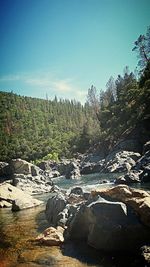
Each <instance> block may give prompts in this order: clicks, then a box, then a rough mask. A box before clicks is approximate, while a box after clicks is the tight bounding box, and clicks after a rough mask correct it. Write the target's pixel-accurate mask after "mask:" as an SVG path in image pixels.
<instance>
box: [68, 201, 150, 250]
mask: <svg viewBox="0 0 150 267" xmlns="http://www.w3.org/2000/svg"><path fill="white" fill-rule="evenodd" d="M68 235H69V237H70V238H71V239H76V240H85V241H87V243H88V244H89V245H90V246H92V247H94V248H96V249H100V250H105V251H112V250H133V249H136V248H139V247H140V246H141V245H143V244H144V242H145V240H146V241H148V240H149V237H150V232H148V231H147V228H146V227H144V226H142V225H141V224H140V223H139V221H138V218H137V217H136V216H135V214H134V213H133V212H131V211H129V210H128V209H127V206H126V205H125V204H124V203H122V202H111V201H107V200H105V199H102V198H101V197H97V199H96V200H95V201H93V200H92V201H91V203H90V204H84V205H82V206H81V208H80V209H79V211H78V212H77V213H76V215H75V216H74V218H73V220H72V221H71V223H70V224H69V226H68Z"/></svg>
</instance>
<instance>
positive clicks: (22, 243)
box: [0, 174, 150, 267]
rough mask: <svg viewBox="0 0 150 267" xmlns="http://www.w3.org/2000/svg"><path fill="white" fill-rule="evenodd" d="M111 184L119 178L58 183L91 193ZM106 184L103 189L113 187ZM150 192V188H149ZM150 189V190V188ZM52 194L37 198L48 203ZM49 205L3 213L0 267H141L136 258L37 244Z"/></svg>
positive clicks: (0, 214) (72, 246) (81, 246)
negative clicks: (94, 188)
mask: <svg viewBox="0 0 150 267" xmlns="http://www.w3.org/2000/svg"><path fill="white" fill-rule="evenodd" d="M106 178H107V179H108V178H109V180H110V181H111V180H113V179H114V178H115V176H112V175H111V176H108V174H107V175H102V176H101V177H100V175H90V176H86V177H85V176H84V177H82V178H81V179H79V180H77V181H73V180H66V179H64V178H56V179H55V183H56V184H57V185H58V186H61V187H63V188H70V186H74V185H77V186H80V185H82V186H84V187H85V189H86V190H87V189H88V190H90V189H92V188H93V187H95V186H97V185H98V184H99V182H100V180H102V179H106ZM110 185H112V184H111V182H110V184H104V185H101V186H103V187H104V186H105V187H106V186H107V187H108V186H110ZM147 188H148V185H147ZM148 189H150V187H149V188H148ZM49 196H50V195H49V194H44V195H41V196H37V198H39V199H43V200H45V201H46V200H47V199H48V198H49ZM44 211H45V204H44V205H42V206H40V207H37V208H33V209H28V210H24V211H19V212H14V213H12V212H11V211H10V210H9V209H0V267H28V266H29V267H41V266H42V267H47V266H55V267H56V266H58V267H59V266H60V267H69V266H70V267H74V266H75V267H88V266H91V267H98V266H99V267H127V266H128V267H130V266H132V267H135V266H139V263H138V259H137V256H135V255H125V254H123V255H114V254H110V253H109V254H108V253H107V254H105V253H102V252H99V251H96V250H94V249H92V248H90V247H88V246H86V245H85V244H78V243H76V244H73V243H67V244H65V245H63V246H62V247H48V246H41V245H39V244H36V243H35V241H34V239H35V237H36V236H37V235H38V234H39V233H41V232H42V231H43V230H44V229H45V228H47V227H48V223H47V221H46V218H45V212H44Z"/></svg>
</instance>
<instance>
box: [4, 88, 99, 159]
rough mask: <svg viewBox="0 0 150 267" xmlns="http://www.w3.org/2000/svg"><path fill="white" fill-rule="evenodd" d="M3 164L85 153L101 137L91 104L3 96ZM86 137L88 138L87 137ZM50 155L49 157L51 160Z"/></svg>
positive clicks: (6, 94)
mask: <svg viewBox="0 0 150 267" xmlns="http://www.w3.org/2000/svg"><path fill="white" fill-rule="evenodd" d="M0 122H1V123H0V151H1V154H0V160H1V161H8V160H10V159H11V158H17V157H20V158H23V159H26V160H35V159H41V158H43V157H44V156H46V155H48V154H51V155H52V156H53V157H55V158H56V157H57V155H58V156H59V157H62V156H66V157H70V156H72V155H73V153H74V152H76V151H81V152H84V151H85V150H86V149H87V148H88V146H89V145H90V144H92V143H93V142H95V141H96V138H98V136H99V131H100V130H99V129H100V128H99V123H98V122H97V120H96V118H95V117H94V115H93V111H92V109H91V107H89V105H88V104H85V106H84V107H83V106H82V105H81V104H80V103H79V102H76V101H69V100H59V101H58V100H57V98H56V97H55V99H54V100H53V101H50V100H43V99H37V98H31V97H23V96H18V95H16V94H14V93H13V92H11V93H5V92H0ZM85 133H86V134H85ZM51 155H49V157H51Z"/></svg>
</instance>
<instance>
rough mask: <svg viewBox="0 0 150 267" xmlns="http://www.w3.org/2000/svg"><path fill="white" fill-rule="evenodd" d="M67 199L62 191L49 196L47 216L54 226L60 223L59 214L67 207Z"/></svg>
mask: <svg viewBox="0 0 150 267" xmlns="http://www.w3.org/2000/svg"><path fill="white" fill-rule="evenodd" d="M66 204H67V200H66V198H65V196H64V195H63V194H62V193H58V194H57V195H56V196H53V197H52V198H49V199H48V201H47V204H46V211H45V213H46V218H47V220H48V222H49V223H50V224H52V225H54V226H57V225H58V214H59V213H60V212H62V211H63V210H64V208H65V207H66Z"/></svg>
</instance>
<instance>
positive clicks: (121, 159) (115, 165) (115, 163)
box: [101, 151, 140, 173]
mask: <svg viewBox="0 0 150 267" xmlns="http://www.w3.org/2000/svg"><path fill="white" fill-rule="evenodd" d="M139 158H140V154H139V153H135V152H131V151H120V152H117V153H116V152H112V153H110V154H109V155H108V156H107V157H106V160H105V163H104V168H103V169H102V170H101V172H111V173H113V172H127V171H128V172H129V171H130V169H131V168H132V167H133V166H134V165H135V162H136V161H137V160H138V159H139Z"/></svg>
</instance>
